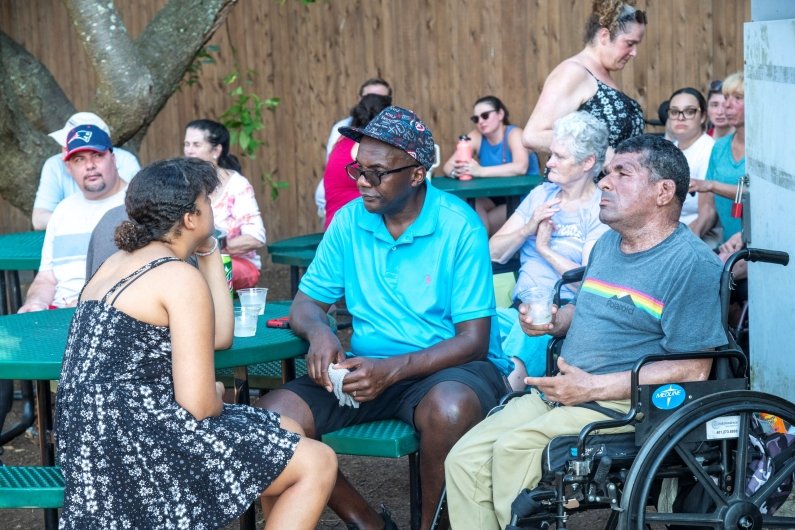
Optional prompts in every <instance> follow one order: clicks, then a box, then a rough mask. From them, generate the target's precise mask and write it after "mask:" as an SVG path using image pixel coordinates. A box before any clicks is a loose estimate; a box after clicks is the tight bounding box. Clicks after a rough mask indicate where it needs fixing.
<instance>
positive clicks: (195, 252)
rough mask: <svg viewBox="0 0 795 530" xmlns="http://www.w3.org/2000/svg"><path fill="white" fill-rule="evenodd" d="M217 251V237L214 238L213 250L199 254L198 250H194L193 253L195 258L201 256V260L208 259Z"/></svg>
mask: <svg viewBox="0 0 795 530" xmlns="http://www.w3.org/2000/svg"><path fill="white" fill-rule="evenodd" d="M216 250H218V239H216V238H215V237H213V248H211V249H210V250H208V251H207V252H199V251H198V250H194V251H193V255H194V256H199V257H200V258H204V257H207V256H209V255H210V254H212V253H213V252H215V251H216Z"/></svg>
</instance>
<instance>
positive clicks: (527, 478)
mask: <svg viewBox="0 0 795 530" xmlns="http://www.w3.org/2000/svg"><path fill="white" fill-rule="evenodd" d="M599 404H600V405H602V406H603V407H606V408H608V409H611V410H616V411H619V412H621V413H625V412H626V411H627V410H628V409H629V400H621V401H600V402H599ZM604 419H607V417H606V416H605V415H604V414H600V413H599V412H596V411H593V410H590V409H586V408H582V407H551V406H549V405H548V404H547V403H545V402H544V401H542V400H541V398H539V397H538V394H537V393H533V394H529V395H526V396H523V397H521V398H516V399H513V400H511V401H510V402H509V403H508V405H506V407H505V408H504V409H503V410H502V411H500V412H498V413H496V414H494V415H492V416H489V417H487V418H486V419H485V420H483V421H482V422H480V423H479V424H478V425H476V426H475V427H473V428H472V430H470V431H469V432H468V433H466V434H465V435H464V436H463V437H462V438H461V439H460V440H459V441H458V443H457V444H456V445H455V446H454V447H453V449H452V450H451V451H450V454H448V455H447V460H446V461H445V478H446V484H447V506H448V508H449V513H450V524H451V526H452V527H453V529H454V530H464V529H467V530H468V529H489V530H492V529H494V530H499V529H502V528H505V525H507V524H508V523H509V522H510V518H511V503H512V502H513V500H514V499H515V498H516V496H517V495H518V494H519V493H520V492H521V491H522V490H523V489H524V488H529V489H532V488H534V487H535V486H536V485H537V484H538V481H539V480H540V479H541V457H542V454H543V451H544V447H546V445H547V443H549V440H550V439H552V438H554V437H555V436H560V435H566V434H578V433H579V432H580V429H581V428H582V427H583V426H585V425H586V424H588V423H590V422H592V421H598V420H604ZM628 430H632V429H631V428H630V427H623V428H620V429H614V430H608V431H604V432H622V431H628Z"/></svg>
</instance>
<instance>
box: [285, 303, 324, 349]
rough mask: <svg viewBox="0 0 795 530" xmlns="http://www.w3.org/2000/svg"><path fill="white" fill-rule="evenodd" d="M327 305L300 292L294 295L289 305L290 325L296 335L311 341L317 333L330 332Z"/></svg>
mask: <svg viewBox="0 0 795 530" xmlns="http://www.w3.org/2000/svg"><path fill="white" fill-rule="evenodd" d="M327 311H328V305H326V304H321V303H320V302H317V301H316V300H313V299H312V298H310V297H308V296H307V295H305V294H304V293H302V292H300V291H299V292H298V294H296V295H295V299H294V300H293V303H292V306H291V307H290V327H291V328H292V330H293V332H295V334H296V335H298V336H299V337H301V338H302V339H305V340H307V341H309V342H310V343H311V342H312V337H313V336H314V335H317V334H318V333H322V334H327V333H331V334H333V333H332V332H331V328H330V327H329V324H328V315H327Z"/></svg>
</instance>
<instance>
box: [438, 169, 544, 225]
mask: <svg viewBox="0 0 795 530" xmlns="http://www.w3.org/2000/svg"><path fill="white" fill-rule="evenodd" d="M542 181H543V177H542V176H541V175H522V176H518V177H473V178H472V180H461V179H454V178H450V177H434V178H432V179H431V180H430V183H431V185H432V186H434V187H436V188H437V189H440V190H443V191H446V192H448V193H452V194H453V195H455V196H456V197H458V198H460V199H464V200H465V201H467V202H468V203H469V204H470V205H471V206H472V207H473V208H474V206H475V199H479V198H484V197H507V199H508V204H507V208H508V217H510V216H511V214H512V213H513V212H515V211H516V208H518V207H519V203H520V202H521V200H522V198H523V197H524V196H525V195H527V194H528V193H530V192H531V191H532V190H533V188H535V187H536V186H538V185H539V184H541V182H542Z"/></svg>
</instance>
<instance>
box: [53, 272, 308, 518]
mask: <svg viewBox="0 0 795 530" xmlns="http://www.w3.org/2000/svg"><path fill="white" fill-rule="evenodd" d="M175 259H176V258H160V259H158V260H155V261H153V262H151V263H148V264H147V265H144V266H143V267H141V268H140V269H139V270H137V271H136V272H134V273H132V274H131V275H129V276H127V277H126V278H124V279H122V280H121V281H119V282H118V283H117V284H116V285H115V286H114V287H113V288H112V289H111V290H110V291H109V292H108V293H107V294H106V295H105V296H104V297H103V298H102V300H86V301H81V302H79V304H78V306H77V309H76V311H75V315H74V318H73V320H72V323H71V327H70V330H69V339H68V341H67V345H66V352H65V354H64V360H63V367H62V370H61V379H60V383H59V385H58V396H57V410H56V433H57V448H58V460H59V463H60V466H61V468H62V470H63V474H64V478H65V480H66V491H65V498H64V508H63V513H62V518H61V520H60V528H69V529H72V528H74V529H80V530H84V529H87V528H92V529H94V528H119V529H122V528H141V529H143V528H146V529H149V528H185V529H205V528H218V527H221V526H223V525H225V524H227V523H229V522H230V521H232V520H233V519H235V518H236V517H238V516H239V515H240V514H241V513H243V511H245V509H246V508H247V507H248V506H249V505H250V504H251V503H252V502H253V501H254V500H256V498H257V496H259V494H260V493H261V492H262V491H263V490H264V489H266V488H267V487H268V485H269V484H270V483H271V482H272V481H273V480H274V479H275V478H276V477H277V476H278V475H279V474H280V473H281V472H282V470H283V469H284V468H285V466H286V465H287V463H288V462H289V461H290V459H291V458H292V456H293V454H294V452H295V448H296V444H297V443H298V440H299V437H298V435H296V434H294V433H291V432H288V431H285V430H283V429H281V428H280V427H279V415H278V414H276V413H273V412H269V411H266V410H260V409H255V408H252V407H248V406H244V405H224V409H223V412H222V413H221V415H220V416H217V417H209V418H206V419H204V420H202V421H197V420H196V419H195V418H194V417H193V416H192V415H191V414H190V413H189V412H188V411H187V410H185V409H183V408H182V407H181V406H180V405H179V404H178V403H177V402H176V400H175V399H174V384H173V380H172V374H171V337H170V333H169V329H168V328H167V327H161V326H154V325H152V324H148V323H146V322H142V321H140V320H137V319H135V318H133V317H131V316H129V315H128V314H126V313H124V312H122V311H120V310H118V309H116V308H115V307H114V306H113V303H114V302H115V298H113V300H112V301H111V302H108V300H110V299H111V296H112V295H113V294H114V293H116V296H118V295H119V294H120V293H121V291H122V290H123V289H124V288H125V287H126V286H128V285H130V284H131V283H132V282H133V281H135V279H137V278H139V277H140V276H141V275H142V274H144V273H146V272H147V271H149V270H151V269H152V268H154V267H157V266H158V265H161V264H162V263H166V262H168V261H173V260H175Z"/></svg>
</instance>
